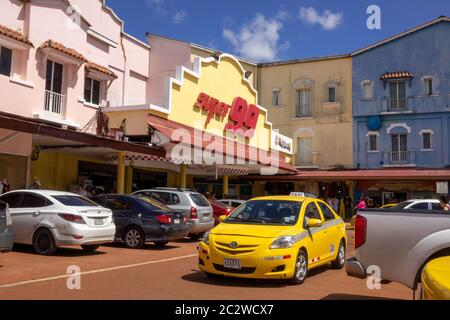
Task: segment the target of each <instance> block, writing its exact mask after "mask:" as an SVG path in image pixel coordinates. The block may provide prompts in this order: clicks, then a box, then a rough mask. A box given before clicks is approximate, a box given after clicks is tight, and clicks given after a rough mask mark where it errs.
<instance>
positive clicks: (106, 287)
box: [0, 231, 412, 300]
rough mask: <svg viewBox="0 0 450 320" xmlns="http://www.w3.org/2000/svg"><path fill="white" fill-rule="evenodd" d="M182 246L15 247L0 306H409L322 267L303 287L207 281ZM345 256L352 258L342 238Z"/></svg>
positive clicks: (402, 292)
mask: <svg viewBox="0 0 450 320" xmlns="http://www.w3.org/2000/svg"><path fill="white" fill-rule="evenodd" d="M197 245H198V243H197V242H194V241H190V240H184V241H181V242H173V243H170V244H169V245H167V246H166V247H165V248H157V247H155V246H153V245H152V244H149V245H146V246H145V248H143V249H139V250H130V249H126V248H124V247H122V246H121V245H116V244H115V245H109V246H103V247H101V248H100V249H99V250H98V252H95V253H94V254H86V253H84V252H83V251H82V250H80V249H79V248H63V249H60V250H58V251H57V253H56V255H54V256H50V257H45V256H39V255H36V254H35V253H34V252H33V250H32V248H31V247H27V246H16V247H15V249H14V251H13V252H12V253H8V254H3V255H0V299H2V300H5V299H34V300H35V299H57V300H58V299H86V300H92V299H137V300H141V299H161V300H174V299H175V300H176V299H187V300H191V299H192V300H194V299H195V300H197V299H206V300H209V299H213V300H236V299H263V300H264V299H271V300H273V299H287V300H291V299H292V300H297V299H372V298H376V299H410V298H411V297H412V294H411V291H410V290H409V289H407V288H406V287H403V286H401V285H398V284H394V283H390V284H383V285H382V286H381V289H380V290H369V289H368V288H367V287H366V282H365V281H364V280H359V279H355V278H350V277H347V275H346V274H345V270H332V269H329V268H327V267H325V268H320V269H317V270H314V271H311V273H310V275H309V277H308V278H307V280H306V282H305V283H304V284H303V285H300V286H292V285H289V284H287V283H286V282H283V281H266V280H256V281H255V280H242V279H213V280H211V279H208V278H206V276H205V275H203V274H202V273H201V272H200V271H199V270H198V268H197V254H196V247H197ZM348 247H349V248H348V255H349V256H351V255H352V254H353V232H352V231H349V245H348ZM69 266H78V267H79V268H80V270H81V273H82V275H81V289H80V290H77V289H74V290H69V289H68V288H67V282H68V281H67V280H68V278H67V277H68V275H67V268H68V267H69Z"/></svg>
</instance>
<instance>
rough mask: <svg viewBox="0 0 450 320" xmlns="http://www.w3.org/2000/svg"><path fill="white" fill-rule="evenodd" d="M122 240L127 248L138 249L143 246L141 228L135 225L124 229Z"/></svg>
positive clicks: (143, 240)
mask: <svg viewBox="0 0 450 320" xmlns="http://www.w3.org/2000/svg"><path fill="white" fill-rule="evenodd" d="M123 242H125V245H126V246H127V247H128V248H131V249H139V248H142V247H143V246H144V243H145V235H144V233H143V232H142V230H141V229H139V228H137V227H130V228H128V229H127V230H126V231H125V234H124V236H123Z"/></svg>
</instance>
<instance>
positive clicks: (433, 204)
mask: <svg viewBox="0 0 450 320" xmlns="http://www.w3.org/2000/svg"><path fill="white" fill-rule="evenodd" d="M389 209H392V210H399V209H405V210H441V206H440V204H439V200H437V199H411V200H407V201H403V202H400V203H399V204H396V205H395V206H393V207H390V208H389Z"/></svg>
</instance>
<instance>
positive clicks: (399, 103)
mask: <svg viewBox="0 0 450 320" xmlns="http://www.w3.org/2000/svg"><path fill="white" fill-rule="evenodd" d="M406 102H407V100H406V82H404V81H399V82H391V83H389V109H390V110H392V111H398V110H405V109H407V103H406Z"/></svg>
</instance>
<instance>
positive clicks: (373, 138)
mask: <svg viewBox="0 0 450 320" xmlns="http://www.w3.org/2000/svg"><path fill="white" fill-rule="evenodd" d="M369 151H372V152H373V151H378V135H376V134H369Z"/></svg>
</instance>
